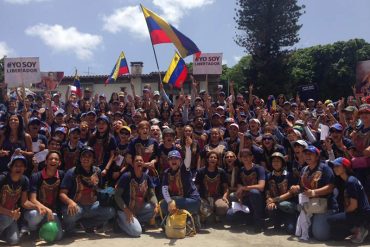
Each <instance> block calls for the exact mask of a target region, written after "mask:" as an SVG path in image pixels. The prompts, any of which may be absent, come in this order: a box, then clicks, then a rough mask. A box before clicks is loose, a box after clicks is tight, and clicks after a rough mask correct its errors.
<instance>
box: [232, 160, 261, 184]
mask: <svg viewBox="0 0 370 247" xmlns="http://www.w3.org/2000/svg"><path fill="white" fill-rule="evenodd" d="M260 180H266V172H265V168H263V167H262V166H260V165H256V164H253V166H252V168H251V169H249V170H247V169H246V168H245V167H244V166H242V167H241V168H240V170H239V173H238V182H237V183H238V184H240V185H242V186H249V185H256V184H258V181H260Z"/></svg>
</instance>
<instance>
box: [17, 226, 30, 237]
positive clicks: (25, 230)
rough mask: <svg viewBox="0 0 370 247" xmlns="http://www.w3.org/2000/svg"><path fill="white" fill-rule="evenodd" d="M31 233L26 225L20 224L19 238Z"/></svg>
mask: <svg viewBox="0 0 370 247" xmlns="http://www.w3.org/2000/svg"><path fill="white" fill-rule="evenodd" d="M29 235H31V231H30V229H29V228H28V226H22V228H21V230H20V231H19V238H22V237H25V236H29Z"/></svg>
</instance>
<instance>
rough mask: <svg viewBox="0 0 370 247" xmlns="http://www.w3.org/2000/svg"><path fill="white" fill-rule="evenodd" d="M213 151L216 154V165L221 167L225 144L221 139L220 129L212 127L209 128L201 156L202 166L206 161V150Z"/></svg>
mask: <svg viewBox="0 0 370 247" xmlns="http://www.w3.org/2000/svg"><path fill="white" fill-rule="evenodd" d="M210 151H215V152H216V153H217V155H218V162H219V163H218V165H219V166H220V167H221V163H222V159H223V157H224V154H225V152H226V151H227V145H226V144H225V143H224V142H223V141H222V135H221V130H220V129H219V128H212V129H211V130H210V138H209V142H208V144H207V145H205V146H204V149H203V152H202V154H201V157H202V167H203V166H204V165H205V163H206V156H207V154H208V152H210Z"/></svg>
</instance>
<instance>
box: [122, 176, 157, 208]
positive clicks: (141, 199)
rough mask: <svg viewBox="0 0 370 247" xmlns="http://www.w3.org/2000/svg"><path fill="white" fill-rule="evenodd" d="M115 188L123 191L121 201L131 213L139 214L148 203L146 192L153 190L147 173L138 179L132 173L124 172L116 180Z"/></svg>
mask: <svg viewBox="0 0 370 247" xmlns="http://www.w3.org/2000/svg"><path fill="white" fill-rule="evenodd" d="M117 187H118V188H120V189H122V190H123V194H122V199H123V201H124V202H125V204H126V205H127V207H129V208H130V209H131V210H132V211H133V212H140V210H141V209H142V208H143V206H144V203H146V202H148V200H149V198H148V190H149V189H152V188H153V184H152V182H151V179H150V177H149V175H148V174H147V173H143V175H142V176H141V177H140V178H138V177H136V176H135V173H133V172H126V173H124V174H123V175H122V177H121V178H120V179H119V180H118V183H117Z"/></svg>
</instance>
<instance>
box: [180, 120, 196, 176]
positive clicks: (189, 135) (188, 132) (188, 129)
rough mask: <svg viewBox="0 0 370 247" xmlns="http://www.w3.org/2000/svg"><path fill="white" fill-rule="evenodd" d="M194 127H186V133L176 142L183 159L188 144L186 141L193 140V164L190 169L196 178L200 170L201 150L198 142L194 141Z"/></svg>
mask: <svg viewBox="0 0 370 247" xmlns="http://www.w3.org/2000/svg"><path fill="white" fill-rule="evenodd" d="M193 134H194V132H193V127H192V126H191V125H185V127H184V131H183V134H182V136H180V138H179V139H177V140H176V142H175V143H176V146H177V147H178V148H179V149H180V153H181V156H182V157H185V151H186V148H185V144H186V139H187V138H191V139H192V144H191V147H190V151H191V164H190V169H191V171H192V173H193V176H195V173H196V171H197V170H198V169H199V168H200V161H201V160H200V148H199V144H198V142H197V141H196V140H195V139H194V136H193Z"/></svg>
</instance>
